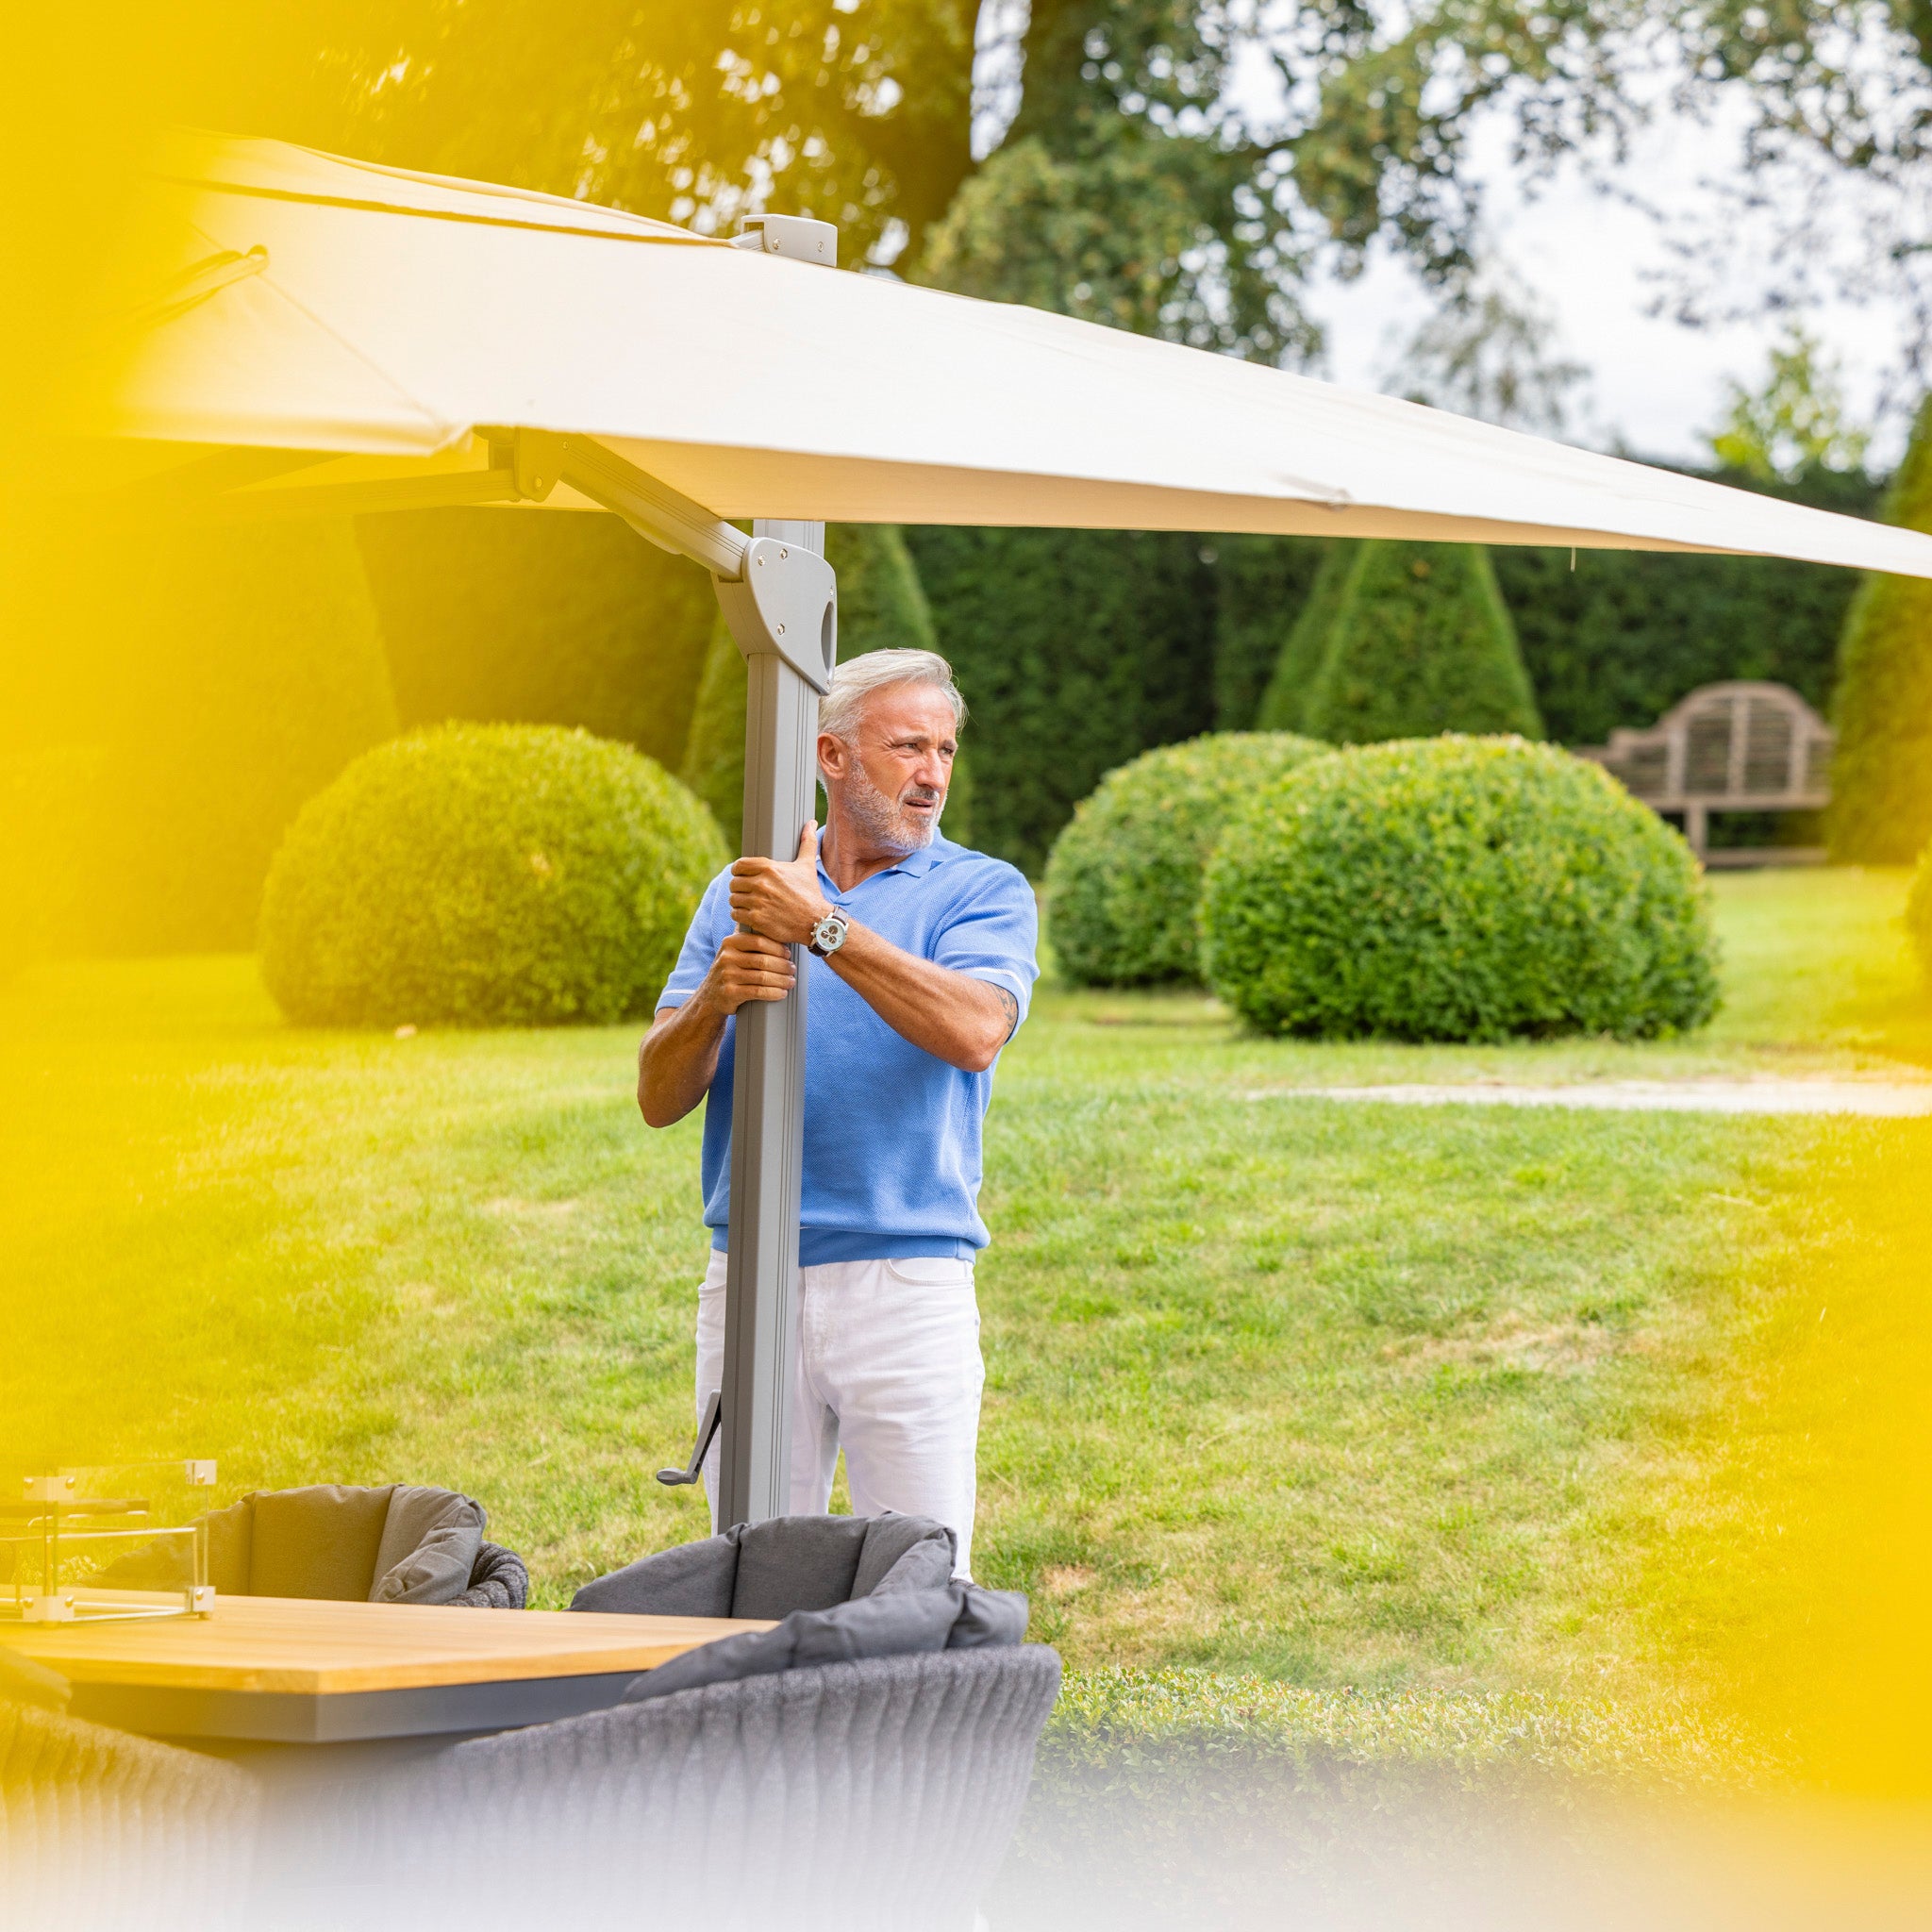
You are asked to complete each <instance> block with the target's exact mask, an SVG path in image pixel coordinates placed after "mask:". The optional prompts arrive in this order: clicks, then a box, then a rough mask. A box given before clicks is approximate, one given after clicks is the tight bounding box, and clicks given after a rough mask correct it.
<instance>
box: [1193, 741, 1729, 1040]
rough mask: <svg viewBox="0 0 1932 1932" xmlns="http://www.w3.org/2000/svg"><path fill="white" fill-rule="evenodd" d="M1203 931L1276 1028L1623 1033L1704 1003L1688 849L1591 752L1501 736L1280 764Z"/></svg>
mask: <svg viewBox="0 0 1932 1932" xmlns="http://www.w3.org/2000/svg"><path fill="white" fill-rule="evenodd" d="M1201 929H1202V945H1203V957H1204V960H1205V964H1206V967H1207V972H1208V981H1209V983H1210V984H1211V985H1212V986H1213V988H1214V990H1215V991H1216V992H1217V993H1219V994H1220V996H1221V997H1222V998H1223V999H1224V1000H1225V1001H1226V1002H1227V1003H1228V1004H1229V1005H1230V1006H1231V1007H1233V1008H1235V1010H1236V1011H1237V1012H1238V1013H1240V1014H1241V1017H1242V1018H1243V1019H1244V1020H1246V1021H1247V1022H1248V1023H1249V1024H1251V1025H1253V1026H1256V1027H1258V1028H1260V1029H1262V1030H1263V1031H1265V1032H1270V1033H1296V1034H1305V1035H1310V1036H1313V1037H1316V1038H1320V1039H1348V1038H1358V1037H1361V1036H1364V1035H1379V1036H1381V1037H1384V1038H1389V1039H1395V1040H1470V1041H1495V1040H1503V1039H1507V1038H1508V1037H1510V1036H1511V1035H1519V1034H1527V1035H1547V1034H1557V1033H1608V1034H1615V1035H1617V1036H1619V1037H1621V1038H1632V1037H1638V1036H1642V1035H1649V1034H1659V1033H1671V1032H1679V1031H1683V1030H1685V1029H1687V1028H1690V1027H1693V1026H1700V1025H1702V1024H1704V1022H1705V1021H1707V1020H1708V1019H1709V1018H1710V1016H1711V1014H1712V1013H1713V1012H1715V1011H1716V1010H1717V1004H1718V980H1717V959H1716V954H1717V948H1716V943H1715V941H1714V939H1713V937H1712V934H1711V929H1710V922H1709V913H1708V908H1707V899H1706V893H1705V890H1704V885H1703V880H1702V878H1701V876H1700V874H1699V871H1698V867H1697V861H1696V860H1695V858H1692V856H1691V849H1690V847H1689V846H1688V845H1686V844H1685V842H1684V841H1683V840H1682V839H1681V838H1680V837H1679V836H1678V835H1677V834H1676V833H1675V832H1674V831H1672V830H1671V829H1670V827H1669V826H1667V825H1666V824H1664V823H1663V822H1662V820H1660V819H1658V818H1657V816H1656V815H1655V814H1654V813H1652V812H1651V811H1649V810H1648V809H1647V808H1645V807H1643V806H1641V805H1639V804H1638V803H1637V801H1636V800H1635V799H1633V798H1632V797H1630V795H1629V794H1628V793H1627V792H1626V791H1624V790H1623V788H1622V787H1621V786H1620V785H1618V783H1617V782H1616V780H1615V779H1614V778H1612V777H1611V776H1610V775H1609V774H1608V773H1607V772H1606V771H1604V770H1603V769H1602V767H1601V766H1598V765H1593V764H1589V763H1586V762H1585V761H1584V760H1583V759H1580V758H1572V757H1570V756H1569V755H1568V754H1567V753H1565V752H1561V751H1557V750H1556V749H1554V748H1552V747H1550V746H1546V745H1536V744H1526V743H1524V741H1522V740H1521V739H1517V738H1455V737H1442V738H1431V739H1401V740H1396V741H1392V742H1390V743H1385V744H1375V745H1364V746H1361V747H1359V748H1357V749H1355V750H1350V751H1346V752H1340V753H1337V754H1336V755H1335V756H1334V757H1332V758H1322V759H1320V760H1318V761H1316V762H1315V763H1313V764H1310V765H1308V766H1307V767H1306V768H1305V769H1303V770H1300V771H1296V772H1291V773H1290V774H1288V775H1287V776H1286V777H1284V778H1282V779H1279V780H1277V781H1276V782H1275V783H1274V785H1273V786H1271V787H1270V788H1269V789H1268V791H1265V792H1264V793H1263V794H1262V795H1261V796H1260V797H1259V798H1258V799H1257V800H1256V802H1255V804H1254V805H1253V807H1252V808H1250V809H1249V810H1248V811H1246V812H1245V813H1243V814H1241V816H1240V817H1238V818H1237V819H1235V820H1234V821H1232V822H1231V823H1230V824H1229V825H1228V828H1227V830H1226V832H1225V834H1224V837H1223V839H1222V841H1221V843H1220V845H1219V846H1218V847H1217V848H1216V851H1215V853H1214V857H1213V858H1212V859H1211V861H1210V862H1209V864H1208V875H1207V883H1206V887H1205V890H1204V893H1203V897H1202V906H1201Z"/></svg>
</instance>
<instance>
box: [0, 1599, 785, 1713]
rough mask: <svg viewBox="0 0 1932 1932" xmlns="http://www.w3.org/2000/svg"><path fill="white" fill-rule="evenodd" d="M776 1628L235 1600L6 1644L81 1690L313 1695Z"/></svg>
mask: <svg viewBox="0 0 1932 1932" xmlns="http://www.w3.org/2000/svg"><path fill="white" fill-rule="evenodd" d="M771 1627H772V1626H771V1624H769V1623H754V1622H745V1621H740V1620H736V1619H732V1618H727V1617H624V1616H613V1615H611V1614H609V1613H608V1612H603V1611H585V1610H472V1609H459V1608H455V1607H451V1606H448V1605H430V1604H365V1603H318V1602H313V1601H310V1600H308V1599H307V1598H298V1597H275V1596H224V1597H217V1598H216V1599H215V1607H214V1614H213V1615H212V1616H211V1617H173V1618H166V1619H153V1620H147V1621H142V1622H130V1623H114V1624H0V1643H6V1644H8V1645H10V1646H11V1647H12V1648H13V1649H15V1650H17V1651H20V1652H23V1653H24V1654H25V1655H26V1656H28V1657H38V1658H39V1659H40V1661H41V1662H42V1663H44V1664H46V1665H47V1666H48V1667H49V1668H50V1669H52V1670H56V1671H58V1672H59V1673H60V1674H61V1675H62V1676H64V1677H66V1678H68V1679H69V1680H70V1681H72V1682H74V1683H76V1684H112V1685H140V1686H145V1687H168V1688H173V1689H183V1690H198V1691H281V1692H293V1693H295V1694H296V1695H300V1696H311V1697H313V1696H329V1695H332V1694H341V1693H342V1692H346V1691H398V1690H410V1689H417V1688H421V1687H425V1686H429V1685H438V1684H491V1683H504V1682H512V1681H517V1680H522V1679H528V1678H532V1677H588V1676H596V1675H600V1674H608V1673H614V1672H620V1671H648V1670H652V1669H655V1668H656V1666H658V1664H661V1663H668V1662H669V1661H670V1659H671V1658H673V1657H677V1656H680V1655H681V1654H682V1653H683V1652H685V1651H687V1650H694V1649H696V1647H697V1646H698V1645H699V1644H701V1643H709V1642H710V1641H712V1640H713V1639H714V1638H719V1637H729V1636H731V1635H733V1634H734V1633H735V1632H737V1631H741V1630H769V1629H770V1628H771Z"/></svg>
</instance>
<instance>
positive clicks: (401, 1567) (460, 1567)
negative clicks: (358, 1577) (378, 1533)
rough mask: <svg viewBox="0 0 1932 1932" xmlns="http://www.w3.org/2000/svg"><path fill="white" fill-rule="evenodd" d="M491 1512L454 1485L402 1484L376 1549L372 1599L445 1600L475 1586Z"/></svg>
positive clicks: (391, 1601) (380, 1601)
mask: <svg viewBox="0 0 1932 1932" xmlns="http://www.w3.org/2000/svg"><path fill="white" fill-rule="evenodd" d="M489 1520H490V1519H489V1516H488V1514H487V1512H486V1511H485V1510H484V1507H483V1506H482V1504H480V1503H478V1502H476V1501H475V1500H474V1498H472V1497H469V1496H459V1495H458V1494H457V1493H456V1492H455V1491H453V1490H433V1489H427V1488H425V1487H424V1486H422V1485H421V1484H417V1483H398V1484H397V1485H396V1486H395V1488H394V1490H393V1491H391V1493H390V1499H389V1514H388V1516H387V1517H386V1518H385V1519H384V1522H383V1529H382V1541H381V1543H380V1544H379V1545H378V1546H377V1549H376V1552H375V1581H374V1582H373V1583H371V1584H370V1586H369V1601H370V1602H371V1603H373V1604H446V1603H452V1602H454V1601H455V1600H456V1599H457V1598H458V1597H459V1596H461V1595H462V1593H463V1592H464V1591H466V1590H468V1589H469V1587H470V1573H471V1571H472V1570H474V1569H475V1565H476V1556H477V1552H478V1551H480V1550H481V1549H482V1547H483V1530H484V1527H485V1525H486V1524H488V1522H489Z"/></svg>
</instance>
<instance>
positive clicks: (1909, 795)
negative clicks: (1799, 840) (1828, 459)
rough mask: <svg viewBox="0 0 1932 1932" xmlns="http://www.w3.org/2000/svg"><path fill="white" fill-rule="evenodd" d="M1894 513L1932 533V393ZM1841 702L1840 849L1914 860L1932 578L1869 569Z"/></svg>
mask: <svg viewBox="0 0 1932 1932" xmlns="http://www.w3.org/2000/svg"><path fill="white" fill-rule="evenodd" d="M1885 514H1886V517H1887V520H1888V521H1889V522H1891V523H1894V524H1903V525H1907V527H1908V528H1911V529H1915V530H1928V531H1932V400H1928V401H1927V402H1926V403H1925V404H1924V406H1923V407H1922V408H1921V409H1920V411H1919V420H1918V423H1917V425H1915V426H1914V429H1913V432H1912V441H1911V446H1910V448H1909V449H1908V450H1907V452H1906V459H1905V461H1904V463H1902V464H1901V465H1900V467H1899V473H1898V475H1897V476H1896V477H1895V478H1894V479H1893V482H1892V487H1891V491H1890V495H1889V497H1888V498H1887V500H1886V506H1885ZM1833 709H1834V721H1833V722H1834V723H1835V724H1836V725H1837V727H1838V755H1837V758H1835V759H1834V761H1833V767H1832V801H1831V809H1830V811H1829V813H1828V814H1827V815H1826V821H1825V829H1826V835H1827V837H1828V838H1829V840H1830V841H1831V850H1832V854H1833V856H1834V857H1835V858H1841V859H1856V860H1863V861H1865V862H1867V863H1872V864H1879V865H1907V864H1909V863H1910V862H1911V861H1912V860H1913V859H1914V858H1917V857H1918V856H1919V854H1920V852H1921V851H1922V850H1923V849H1924V846H1925V844H1926V842H1927V841H1928V840H1932V583H1927V582H1925V581H1924V579H1922V578H1919V577H1894V576H1869V577H1867V578H1866V579H1865V580H1864V582H1863V583H1862V584H1861V585H1860V586H1859V588H1858V593H1857V596H1856V597H1854V598H1853V600H1852V606H1851V608H1850V610H1849V611H1848V612H1847V613H1846V616H1845V628H1844V634H1843V636H1842V638H1841V640H1840V644H1839V680H1838V696H1837V702H1836V704H1835V705H1834V707H1833Z"/></svg>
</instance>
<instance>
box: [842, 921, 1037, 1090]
mask: <svg viewBox="0 0 1932 1932" xmlns="http://www.w3.org/2000/svg"><path fill="white" fill-rule="evenodd" d="M829 963H830V965H831V968H832V971H833V972H834V973H836V974H838V975H839V977H840V978H841V979H842V980H843V981H844V982H845V983H846V985H847V986H849V987H850V988H851V989H852V990H853V991H854V992H856V993H857V994H858V996H859V998H861V999H862V1000H864V1002H865V1003H866V1005H867V1006H869V1007H870V1008H872V1009H873V1011H874V1012H875V1013H876V1014H877V1015H878V1016H879V1018H880V1019H881V1020H883V1021H884V1022H885V1023H886V1024H887V1025H888V1026H890V1027H891V1029H892V1031H893V1032H894V1033H896V1034H898V1035H900V1036H901V1038H903V1039H906V1040H909V1041H911V1042H912V1044H913V1045H914V1046H917V1047H921V1048H924V1051H925V1052H927V1053H929V1054H931V1055H932V1056H933V1057H934V1058H936V1059H942V1060H944V1061H945V1062H946V1064H947V1065H948V1066H952V1067H959V1068H961V1069H963V1070H964V1071H965V1072H966V1073H969V1074H980V1073H984V1072H985V1071H986V1069H987V1068H988V1067H990V1066H991V1065H992V1063H993V1060H994V1058H996V1057H997V1056H998V1054H999V1050H1000V1048H1001V1047H1003V1046H1004V1045H1005V1044H1006V1043H1007V1040H1008V1036H1009V1035H1010V1034H1011V1032H1012V1030H1013V1028H1014V1026H1015V1025H1016V1024H1018V1023H1019V1018H1020V1006H1019V1002H1018V1001H1017V1000H1016V999H1014V997H1013V995H1012V994H1011V993H1010V992H1008V991H1007V990H1006V989H1005V988H1004V987H999V986H994V985H993V984H992V983H991V981H989V980H984V979H974V977H973V975H972V974H968V973H957V972H955V971H954V970H953V968H952V967H950V966H941V965H939V964H937V963H936V962H935V961H933V960H931V959H921V958H917V957H916V956H915V955H913V954H911V953H908V952H903V951H902V950H901V949H900V948H899V947H897V946H895V945H893V944H892V942H891V941H890V940H885V939H881V938H880V937H879V935H878V934H877V933H875V932H871V931H869V930H868V929H867V928H866V927H864V926H862V925H857V924H855V925H854V926H852V928H851V929H850V931H849V932H848V934H847V936H846V940H845V943H844V944H843V945H842V946H841V947H840V948H839V950H838V951H837V952H836V953H834V954H833V955H832V957H831V959H830V962H829Z"/></svg>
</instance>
